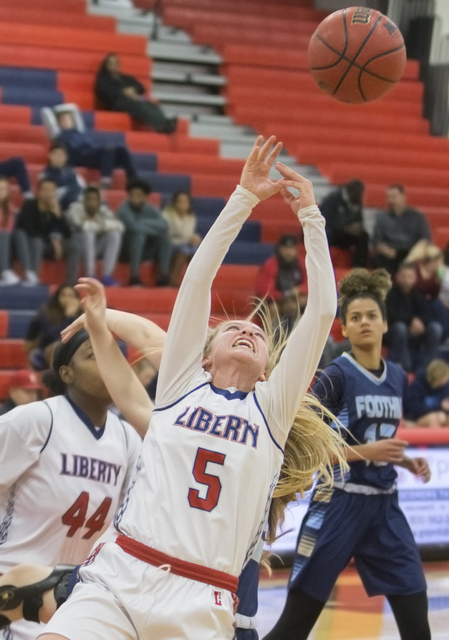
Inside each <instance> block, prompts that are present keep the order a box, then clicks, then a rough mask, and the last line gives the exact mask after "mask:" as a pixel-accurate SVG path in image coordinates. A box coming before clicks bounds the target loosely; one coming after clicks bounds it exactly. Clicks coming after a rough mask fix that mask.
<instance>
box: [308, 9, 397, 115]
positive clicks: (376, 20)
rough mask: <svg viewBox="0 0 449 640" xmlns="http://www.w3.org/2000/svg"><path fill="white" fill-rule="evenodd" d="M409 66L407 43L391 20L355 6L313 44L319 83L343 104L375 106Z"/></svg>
mask: <svg viewBox="0 0 449 640" xmlns="http://www.w3.org/2000/svg"><path fill="white" fill-rule="evenodd" d="M405 63H406V51H405V45H404V39H403V37H402V34H401V32H400V31H399V29H398V27H397V26H396V25H395V24H394V22H392V21H391V20H390V19H389V18H387V16H384V15H383V14H382V13H380V12H379V11H376V10H375V9H369V8H368V7H349V8H348V9H341V10H340V11H335V13H332V14H331V15H330V16H328V17H327V18H325V19H324V20H323V21H322V22H321V23H320V24H319V25H318V28H317V30H316V31H315V33H314V34H313V36H312V38H311V40H310V43H309V67H310V71H311V73H312V75H313V77H314V78H315V81H316V83H317V84H318V86H319V87H320V89H322V90H323V91H325V92H326V93H328V94H329V95H330V96H332V97H333V98H336V99H337V100H340V101H341V102H352V103H354V104H356V103H361V102H371V101H372V100H377V99H378V98H381V97H382V96H384V95H385V94H387V93H388V92H389V91H390V90H391V89H392V88H393V87H394V85H395V84H396V83H397V82H398V80H400V78H401V76H402V74H403V72H404V68H405Z"/></svg>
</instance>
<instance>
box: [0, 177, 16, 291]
mask: <svg viewBox="0 0 449 640" xmlns="http://www.w3.org/2000/svg"><path fill="white" fill-rule="evenodd" d="M14 221H15V212H14V211H13V210H12V208H11V202H10V197H9V182H8V180H7V179H6V178H4V177H3V176H0V278H1V279H0V285H12V284H17V283H18V282H20V278H19V276H18V275H16V274H15V273H14V271H12V270H11V258H10V254H11V234H12V230H13V229H14Z"/></svg>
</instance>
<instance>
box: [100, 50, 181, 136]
mask: <svg viewBox="0 0 449 640" xmlns="http://www.w3.org/2000/svg"><path fill="white" fill-rule="evenodd" d="M95 95H96V97H97V98H98V100H100V101H101V102H102V103H103V105H104V106H105V108H106V109H109V110H110V111H124V112H125V113H129V115H130V116H131V118H134V119H135V120H138V121H139V122H143V123H144V124H147V125H149V126H150V127H153V129H155V130H156V131H157V132H158V133H173V131H175V130H176V125H177V118H167V117H166V116H165V115H164V112H163V111H162V109H161V108H160V107H159V106H158V105H157V104H155V103H154V102H150V100H148V98H147V97H145V88H144V86H143V85H142V84H141V83H140V82H139V81H138V80H136V78H134V77H133V76H128V75H126V74H124V73H121V71H120V58H119V57H118V55H117V54H116V53H108V55H107V56H106V57H105V59H104V60H103V62H102V63H101V66H100V69H99V70H98V73H97V78H96V81H95Z"/></svg>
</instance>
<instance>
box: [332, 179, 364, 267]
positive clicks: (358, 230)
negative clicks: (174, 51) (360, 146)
mask: <svg viewBox="0 0 449 640" xmlns="http://www.w3.org/2000/svg"><path fill="white" fill-rule="evenodd" d="M364 191H365V186H364V184H363V182H361V181H360V180H356V179H354V180H350V181H349V182H348V183H347V184H346V185H344V186H343V187H340V188H339V189H338V190H337V191H333V192H332V193H330V194H329V195H328V196H326V197H325V198H324V200H323V201H322V203H321V205H320V210H321V213H322V214H323V216H324V217H325V218H326V233H327V239H328V241H329V246H331V247H338V248H339V249H349V250H351V252H352V266H353V267H366V266H368V245H369V236H368V233H367V232H366V231H365V229H364V228H363V193H364Z"/></svg>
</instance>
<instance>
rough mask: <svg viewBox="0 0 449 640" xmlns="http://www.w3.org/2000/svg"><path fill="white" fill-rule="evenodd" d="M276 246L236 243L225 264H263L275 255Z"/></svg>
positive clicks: (260, 243) (264, 243)
mask: <svg viewBox="0 0 449 640" xmlns="http://www.w3.org/2000/svg"><path fill="white" fill-rule="evenodd" d="M273 251H274V245H273V244H270V243H267V242H240V241H238V240H237V242H234V244H233V245H231V247H230V249H229V251H228V253H227V254H226V257H225V259H224V261H223V263H224V264H263V263H264V262H265V260H267V259H268V258H269V257H270V256H272V255H273Z"/></svg>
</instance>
